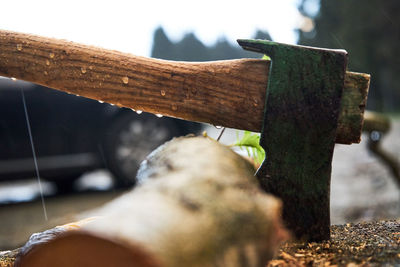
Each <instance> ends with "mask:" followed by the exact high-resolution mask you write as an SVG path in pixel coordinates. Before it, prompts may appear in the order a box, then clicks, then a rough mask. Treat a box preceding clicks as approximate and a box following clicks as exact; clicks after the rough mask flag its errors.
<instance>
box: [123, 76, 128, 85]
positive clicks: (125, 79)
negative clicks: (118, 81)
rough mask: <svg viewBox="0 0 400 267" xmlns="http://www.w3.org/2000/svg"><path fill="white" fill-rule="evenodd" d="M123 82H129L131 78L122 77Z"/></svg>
mask: <svg viewBox="0 0 400 267" xmlns="http://www.w3.org/2000/svg"><path fill="white" fill-rule="evenodd" d="M122 82H123V83H124V84H128V83H129V78H128V77H126V76H125V77H122Z"/></svg>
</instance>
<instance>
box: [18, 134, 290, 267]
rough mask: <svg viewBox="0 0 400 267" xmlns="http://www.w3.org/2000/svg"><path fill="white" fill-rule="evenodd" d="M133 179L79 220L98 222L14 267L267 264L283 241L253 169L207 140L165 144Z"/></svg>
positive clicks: (25, 255)
mask: <svg viewBox="0 0 400 267" xmlns="http://www.w3.org/2000/svg"><path fill="white" fill-rule="evenodd" d="M138 180H139V185H138V187H136V188H135V189H134V190H133V191H131V192H129V193H127V194H125V195H123V196H121V197H120V198H118V199H116V200H114V201H112V202H110V203H109V204H107V205H106V206H104V207H102V208H100V209H98V210H96V211H93V212H91V213H90V214H85V215H84V216H89V215H90V216H91V215H96V216H100V218H98V219H96V220H93V221H91V222H90V223H88V224H85V225H83V226H82V228H81V229H79V230H77V231H67V232H65V233H63V234H61V235H59V236H57V237H55V238H52V239H51V240H50V241H49V242H45V243H44V244H39V245H37V246H35V247H32V246H31V247H28V248H25V251H23V252H21V253H20V256H19V259H18V264H17V266H60V267H63V266H81V265H82V266H111V265H110V264H113V265H112V266H171V267H172V266H174V267H176V266H265V265H266V263H267V262H268V260H270V259H271V258H272V256H273V254H274V252H275V250H276V249H277V248H278V246H279V244H280V241H282V240H283V239H284V238H285V237H286V236H287V233H286V231H285V230H284V229H283V228H282V226H281V223H280V208H281V203H280V201H279V200H277V199H276V198H274V197H272V196H270V195H268V194H265V193H264V192H263V191H261V189H260V188H259V186H258V183H257V180H256V178H255V177H254V168H253V166H252V165H251V164H250V163H249V162H248V161H247V160H245V159H244V158H242V157H241V156H239V155H237V154H236V153H234V152H233V151H231V150H230V149H229V148H228V147H225V146H223V145H221V144H219V143H217V142H215V141H213V140H210V139H208V138H205V137H183V138H178V139H174V140H173V141H170V142H168V143H166V144H165V145H164V146H162V147H161V148H158V149H157V150H156V151H155V152H153V153H152V154H151V155H150V156H149V157H148V158H147V159H146V160H145V161H144V162H143V163H142V165H141V168H140V170H139V172H138ZM28 243H29V242H28ZM28 246H29V245H28ZM134 264H136V265H134Z"/></svg>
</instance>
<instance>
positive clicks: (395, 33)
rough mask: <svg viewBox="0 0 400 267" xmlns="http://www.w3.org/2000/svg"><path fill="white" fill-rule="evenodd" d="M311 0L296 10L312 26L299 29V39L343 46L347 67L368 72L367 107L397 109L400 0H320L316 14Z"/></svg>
mask: <svg viewBox="0 0 400 267" xmlns="http://www.w3.org/2000/svg"><path fill="white" fill-rule="evenodd" d="M311 2H316V1H315V0H303V1H302V3H301V4H300V6H299V10H300V12H302V13H303V14H304V15H305V16H310V17H312V18H313V19H314V23H315V28H314V30H313V31H311V32H302V31H300V35H299V43H300V44H304V45H311V46H318V47H327V48H343V49H346V50H347V51H348V52H349V70H351V71H357V72H365V73H369V74H371V86H370V94H369V98H368V108H370V109H374V110H378V111H386V112H388V111H390V112H394V111H396V112H399V111H400V50H399V44H400V42H399V41H400V1H399V0H384V1H382V0H370V1H362V0H336V1H332V0H320V1H319V4H320V9H319V12H318V13H316V14H315V13H314V14H311V12H308V10H307V5H308V6H310V3H311ZM311 4H312V3H311Z"/></svg>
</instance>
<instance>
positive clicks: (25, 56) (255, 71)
mask: <svg viewBox="0 0 400 267" xmlns="http://www.w3.org/2000/svg"><path fill="white" fill-rule="evenodd" d="M268 71H269V61H266V60H259V59H238V60H226V61H213V62H175V61H166V60H159V59H152V58H145V57H139V56H134V55H131V54H126V53H121V52H118V51H112V50H106V49H102V48H98V47H93V46H87V45H82V44H77V43H73V42H69V41H65V40H57V39H51V38H45V37H40V36H35V35H29V34H21V33H15V32H10V31H0V75H1V76H6V77H15V78H17V79H21V80H25V81H29V82H33V83H37V84H41V85H44V86H47V87H51V88H54V89H57V90H61V91H64V92H68V93H71V94H77V95H80V96H84V97H88V98H92V99H96V100H101V101H104V102H108V103H112V104H116V105H118V106H121V107H128V108H132V109H135V110H142V111H146V112H151V113H155V114H163V115H166V116H171V117H177V118H182V119H185V120H192V121H198V122H207V123H211V124H214V125H221V126H225V127H230V128H236V129H244V130H250V131H254V132H260V131H261V127H262V124H263V110H264V103H265V94H266V88H267V82H268ZM368 85H369V76H368V75H365V74H356V73H347V75H346V85H345V88H344V94H343V100H342V103H343V105H342V108H341V115H340V118H339V127H338V134H337V139H336V142H338V143H345V144H350V143H357V142H359V141H360V135H361V128H362V121H363V119H362V118H363V112H364V108H365V103H366V96H367V92H368Z"/></svg>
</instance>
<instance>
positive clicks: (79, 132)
mask: <svg viewBox="0 0 400 267" xmlns="http://www.w3.org/2000/svg"><path fill="white" fill-rule="evenodd" d="M21 90H23V92H24V96H25V99H26V107H27V111H28V117H29V120H30V125H31V130H32V136H33V145H34V148H35V151H36V156H37V162H38V167H39V171H40V177H41V178H43V179H46V180H49V181H53V182H54V183H56V185H57V187H58V189H59V191H69V190H71V189H72V185H73V183H74V181H75V180H76V179H77V178H79V177H80V175H82V174H83V173H84V172H87V171H91V170H94V169H99V168H106V169H108V170H109V171H110V172H111V173H112V174H113V176H114V182H115V184H116V185H117V186H127V185H132V184H134V183H135V176H136V170H137V168H138V166H139V164H140V162H141V161H142V160H143V159H144V158H145V156H146V155H147V154H148V153H149V152H150V151H152V150H153V149H154V148H156V147H157V146H158V145H160V144H161V143H163V142H165V141H166V140H169V139H171V138H172V137H174V136H179V135H186V134H188V133H196V132H198V131H200V129H201V125H200V124H197V123H192V122H187V121H183V120H178V119H172V118H166V117H163V118H157V117H156V116H155V115H153V114H145V113H142V114H137V113H136V112H134V111H132V110H130V109H126V108H118V107H116V106H113V105H110V104H107V103H100V102H98V101H95V100H91V99H87V98H84V97H78V96H75V95H69V94H66V93H63V92H59V91H56V90H53V89H49V88H46V87H43V86H39V85H35V84H32V83H27V82H22V81H12V80H11V79H6V78H0V180H15V179H23V178H31V177H36V172H35V164H34V160H33V154H32V147H31V142H30V137H29V132H28V128H27V120H26V117H25V112H24V105H23V98H22V91H21Z"/></svg>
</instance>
